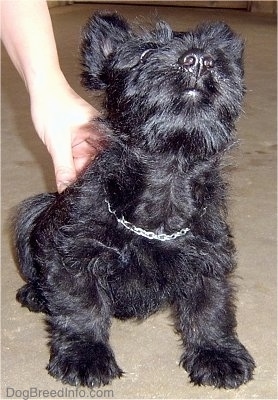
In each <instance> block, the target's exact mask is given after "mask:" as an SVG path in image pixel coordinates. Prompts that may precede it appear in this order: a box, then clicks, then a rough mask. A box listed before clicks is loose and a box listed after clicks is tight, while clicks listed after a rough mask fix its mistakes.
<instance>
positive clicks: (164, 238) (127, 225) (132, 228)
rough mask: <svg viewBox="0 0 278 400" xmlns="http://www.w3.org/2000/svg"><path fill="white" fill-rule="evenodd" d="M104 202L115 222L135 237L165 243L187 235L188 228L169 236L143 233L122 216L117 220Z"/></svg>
mask: <svg viewBox="0 0 278 400" xmlns="http://www.w3.org/2000/svg"><path fill="white" fill-rule="evenodd" d="M105 202H106V203H107V206H108V211H109V212H110V213H111V214H113V215H114V216H115V217H116V219H117V221H118V222H119V223H120V224H122V225H123V226H124V227H125V228H126V229H128V230H130V231H132V232H134V233H136V234H137V235H140V236H143V237H145V238H147V239H151V240H154V239H155V240H160V241H162V242H165V241H167V240H173V239H176V238H178V237H180V236H184V235H186V234H187V232H188V231H190V229H189V228H183V229H181V230H180V231H178V232H174V233H172V234H171V235H167V234H166V233H160V234H158V235H157V234H156V233H154V232H150V231H145V230H144V229H142V228H139V227H137V226H135V225H133V224H132V223H131V222H128V221H126V220H125V218H124V216H122V217H121V218H118V217H117V215H116V212H115V211H114V210H112V208H111V205H110V203H109V201H108V200H107V199H105Z"/></svg>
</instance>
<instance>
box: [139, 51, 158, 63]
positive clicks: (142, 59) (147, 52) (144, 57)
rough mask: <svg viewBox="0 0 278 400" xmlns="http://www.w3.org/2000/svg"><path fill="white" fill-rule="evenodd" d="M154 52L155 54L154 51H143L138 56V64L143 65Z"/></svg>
mask: <svg viewBox="0 0 278 400" xmlns="http://www.w3.org/2000/svg"><path fill="white" fill-rule="evenodd" d="M154 52H155V49H147V50H144V51H143V53H142V54H141V56H140V62H141V63H144V62H145V61H146V60H147V58H148V57H149V55H150V54H152V53H154Z"/></svg>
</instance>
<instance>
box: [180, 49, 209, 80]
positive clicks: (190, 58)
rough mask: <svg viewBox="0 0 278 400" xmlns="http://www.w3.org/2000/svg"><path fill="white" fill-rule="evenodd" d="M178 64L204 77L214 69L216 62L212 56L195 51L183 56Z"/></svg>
mask: <svg viewBox="0 0 278 400" xmlns="http://www.w3.org/2000/svg"><path fill="white" fill-rule="evenodd" d="M178 63H179V64H180V65H181V66H182V67H183V68H185V69H186V70H188V71H189V72H191V73H193V74H196V75H203V74H204V73H206V72H208V71H209V70H210V69H212V68H213V67H214V60H213V58H212V57H211V56H209V55H204V54H203V53H202V52H201V51H198V50H193V49H192V50H190V51H187V52H186V53H184V54H182V55H181V56H180V57H179V59H178Z"/></svg>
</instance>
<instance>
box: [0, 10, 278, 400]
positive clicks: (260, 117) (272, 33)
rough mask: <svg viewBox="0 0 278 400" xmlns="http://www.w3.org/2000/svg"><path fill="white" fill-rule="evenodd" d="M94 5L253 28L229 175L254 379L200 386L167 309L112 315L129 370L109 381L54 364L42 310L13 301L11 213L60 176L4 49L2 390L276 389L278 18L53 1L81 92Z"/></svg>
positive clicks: (133, 393) (67, 68)
mask: <svg viewBox="0 0 278 400" xmlns="http://www.w3.org/2000/svg"><path fill="white" fill-rule="evenodd" d="M96 8H99V9H103V8H105V9H112V10H115V9H116V10H118V11H119V12H120V13H122V14H123V15H125V16H126V17H128V18H130V19H134V18H135V17H136V16H145V17H149V16H150V14H152V13H154V11H155V9H156V10H157V12H158V14H159V15H160V16H161V17H162V18H163V19H165V20H167V21H168V22H169V23H171V24H172V25H173V27H174V28H175V29H177V30H182V29H184V28H188V27H191V26H194V25H195V24H196V23H198V22H200V21H204V20H210V19H212V20H215V19H220V20H224V21H226V22H227V23H229V24H230V25H231V26H232V27H233V28H234V29H235V30H236V31H238V32H239V33H241V34H242V35H243V37H245V38H246V82H247V86H248V93H247V96H246V104H245V114H244V115H243V116H242V118H241V119H240V122H239V124H238V130H239V136H240V139H241V146H240V150H239V151H238V152H237V154H236V155H235V156H236V163H237V166H236V167H235V168H234V169H233V171H232V176H231V179H232V204H231V220H232V222H233V227H234V233H235V238H236V243H237V247H238V260H239V266H238V275H239V277H240V278H238V279H237V283H238V286H239V293H238V314H237V315H238V334H239V337H240V338H241V340H242V342H243V343H244V344H245V345H246V347H247V348H248V349H249V351H250V352H251V354H252V355H253V356H254V358H255V360H256V364H257V368H256V372H255V376H254V380H253V381H252V382H250V383H248V384H247V385H245V386H242V387H241V388H239V389H238V390H227V391H225V390H217V389H213V388H210V387H194V386H193V385H191V384H190V383H189V381H188V377H187V374H186V372H185V371H184V370H182V369H181V368H179V366H178V360H179V356H180V348H179V341H178V337H177V336H176V335H175V334H174V333H173V329H172V326H171V320H170V319H169V318H168V314H167V313H162V314H157V315H155V316H153V317H152V318H150V319H149V320H147V321H146V322H144V323H143V324H136V323H132V322H130V323H129V322H126V323H120V322H118V321H115V322H114V323H113V326H112V332H111V341H112V344H113V346H114V349H115V352H116V355H117V359H118V362H119V365H120V366H121V367H122V368H123V369H124V370H125V371H126V372H127V373H126V375H125V377H124V378H122V379H121V380H118V381H115V382H114V383H113V384H112V385H111V386H109V387H105V388H102V389H101V390H100V391H98V392H92V393H89V391H88V390H85V392H82V391H79V389H77V390H76V389H74V388H73V389H72V388H71V387H69V386H64V385H62V384H61V383H60V382H56V381H55V380H54V379H53V378H51V377H50V376H49V375H48V374H47V372H46V370H45V366H46V363H47V361H48V348H47V345H46V344H47V338H46V332H45V330H44V324H43V316H42V315H37V314H33V313H30V312H29V311H28V310H26V309H22V308H20V306H19V304H18V303H16V301H15V293H16V290H17V289H18V288H19V287H20V286H21V285H22V280H21V278H20V277H19V275H18V273H17V271H16V267H15V264H14V262H13V259H12V255H11V250H10V246H9V236H10V234H9V230H8V220H9V216H10V213H11V210H12V208H13V207H14V206H15V205H16V204H18V203H19V202H20V201H21V200H23V199H24V198H26V197H29V196H31V195H33V194H35V193H39V192H43V191H50V190H54V189H55V184H54V179H53V170H52V163H51V161H50V158H49V156H48V154H47V152H46V150H45V148H44V146H43V145H42V144H41V143H40V141H39V139H37V137H36V134H35V132H34V128H33V127H32V123H31V120H30V115H29V100H28V96H27V94H26V91H25V87H24V85H23V83H22V82H21V80H20V78H19V77H18V75H17V73H16V71H15V70H14V68H13V67H12V65H11V63H10V61H9V59H8V57H7V55H6V53H5V51H3V52H2V71H3V75H2V150H3V151H2V223H3V235H2V254H1V255H2V269H1V270H2V395H1V398H2V399H4V398H23V397H24V396H25V398H27V397H28V395H29V396H30V397H31V396H32V397H33V398H35V397H36V398H38V397H40V398H54V397H55V395H56V398H57V397H60V398H66V397H70V398H83V397H84V396H85V397H87V398H89V397H90V396H91V397H93V396H94V397H101V396H102V397H103V398H112V395H113V397H114V398H117V399H127V398H129V399H135V398H141V399H143V398H144V399H147V398H160V399H181V398H185V399H234V398H236V399H251V398H257V399H276V398H277V392H276V389H277V381H276V361H277V359H276V325H277V324H276V19H275V18H274V17H273V16H267V15H254V14H250V13H247V12H242V11H224V10H208V9H204V10H202V9H188V8H180V7H177V8H176V7H156V8H154V7H152V6H149V7H148V6H119V5H109V4H106V5H105V6H104V5H92V4H86V5H82V4H79V5H73V6H67V7H61V8H54V9H52V10H51V13H52V16H53V23H54V29H55V34H56V38H57V43H58V49H59V54H60V60H61V64H62V68H63V70H64V73H65V75H66V76H67V78H68V80H69V82H70V83H71V84H72V86H73V87H74V88H75V90H77V91H78V92H79V93H81V94H82V95H83V96H87V95H86V94H84V92H83V91H82V89H81V88H80V86H79V82H78V73H79V66H78V58H77V51H76V49H77V46H78V38H79V32H80V26H82V25H83V24H84V22H85V20H86V19H87V17H88V16H89V15H90V14H91V12H92V11H93V10H94V9H96ZM92 101H93V103H94V104H96V103H95V101H96V100H92ZM31 388H33V389H32V391H31V392H29V393H28V390H29V391H30V390H31ZM23 390H24V391H25V392H23ZM36 390H37V395H36ZM39 390H41V391H42V390H44V391H45V392H44V393H43V392H41V393H39V392H38V391H39ZM51 390H52V391H56V392H52V393H51V392H50V391H51ZM66 390H68V392H67V391H66ZM69 390H73V391H71V392H70V391H69ZM107 390H109V392H108V391H107Z"/></svg>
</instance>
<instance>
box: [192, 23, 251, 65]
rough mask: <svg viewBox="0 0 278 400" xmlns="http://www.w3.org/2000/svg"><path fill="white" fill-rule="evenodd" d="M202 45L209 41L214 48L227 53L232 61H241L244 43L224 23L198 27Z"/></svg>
mask: <svg viewBox="0 0 278 400" xmlns="http://www.w3.org/2000/svg"><path fill="white" fill-rule="evenodd" d="M198 31H199V32H200V33H201V37H202V38H203V41H204V43H206V42H209V41H211V42H212V43H213V45H214V46H216V47H217V48H219V49H221V50H223V51H225V52H227V53H228V54H229V55H230V56H231V57H232V58H233V59H235V60H237V61H240V60H242V56H243V50H244V41H243V39H242V38H241V37H240V36H239V35H238V34H236V33H235V32H234V31H233V30H232V29H231V28H230V27H229V25H227V24H226V23H225V22H212V23H207V24H203V25H201V26H199V27H198Z"/></svg>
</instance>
